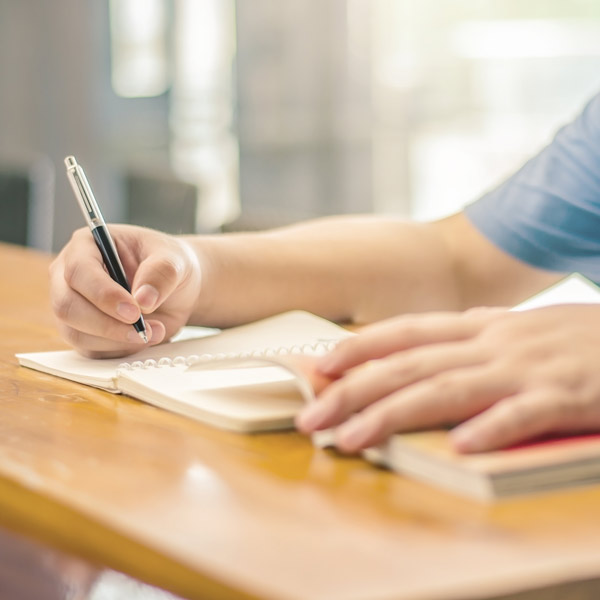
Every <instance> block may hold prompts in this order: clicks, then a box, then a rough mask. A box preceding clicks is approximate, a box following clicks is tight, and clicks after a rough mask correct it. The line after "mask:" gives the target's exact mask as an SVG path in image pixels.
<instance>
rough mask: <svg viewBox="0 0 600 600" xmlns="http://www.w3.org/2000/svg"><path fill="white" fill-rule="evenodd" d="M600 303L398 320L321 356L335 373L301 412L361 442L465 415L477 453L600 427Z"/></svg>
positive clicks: (351, 447) (304, 419)
mask: <svg viewBox="0 0 600 600" xmlns="http://www.w3.org/2000/svg"><path fill="white" fill-rule="evenodd" d="M599 348H600V306H596V305H562V306H552V307H547V308H541V309H536V310H529V311H523V312H509V311H508V310H505V309H475V310H471V311H467V312H465V313H426V314H422V315H408V316H404V317H399V318H394V319H389V320H386V321H382V322H380V323H376V324H374V325H372V326H369V327H367V328H365V329H364V330H363V331H362V332H361V333H359V334H358V335H357V336H356V337H354V338H350V339H348V340H345V341H343V342H342V343H340V345H339V346H338V347H337V348H336V349H335V350H333V351H332V352H331V353H330V354H328V355H326V356H325V357H323V358H322V359H321V360H320V362H319V363H318V368H319V369H320V370H321V371H322V373H323V374H324V375H325V376H327V377H330V378H332V379H334V381H333V383H331V384H330V385H329V386H327V387H326V388H325V390H324V391H323V392H322V393H321V394H320V395H319V399H318V401H317V402H316V403H314V404H311V405H310V406H309V407H307V408H306V409H305V410H304V411H303V412H302V413H301V414H300V415H299V416H298V418H297V426H298V428H299V429H300V430H301V431H303V432H305V433H312V432H313V431H316V430H319V429H326V428H335V429H336V442H337V445H338V447H339V448H340V449H341V450H343V451H346V452H357V451H359V450H361V449H363V448H366V447H369V446H373V445H376V444H378V443H380V442H382V441H384V440H385V439H386V438H388V437H389V436H390V435H392V434H393V433H395V432H399V431H408V430H415V429H421V428H432V427H439V426H447V425H456V424H458V426H456V427H454V429H453V430H452V431H451V438H452V440H453V442H454V445H455V447H456V448H457V449H458V450H459V451H462V452H477V451H484V450H491V449H495V448H500V447H505V446H508V445H511V444H514V443H517V442H519V441H522V440H525V439H529V438H532V437H536V436H538V435H542V434H547V433H567V432H581V431H590V430H599V429H600V359H599V358H598V357H599Z"/></svg>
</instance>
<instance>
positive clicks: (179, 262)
mask: <svg viewBox="0 0 600 600" xmlns="http://www.w3.org/2000/svg"><path fill="white" fill-rule="evenodd" d="M110 231H111V235H112V237H113V239H114V242H115V244H116V246H117V250H118V252H119V256H120V258H121V262H122V263H123V267H124V269H125V272H126V275H127V277H128V279H129V281H130V283H131V290H132V293H131V294H129V293H128V292H127V290H125V289H124V288H123V287H121V286H120V285H119V284H118V283H116V282H115V281H113V279H111V277H110V276H109V274H108V273H107V271H106V269H105V267H104V265H103V262H102V257H101V255H100V253H99V251H98V248H97V247H96V244H95V243H94V240H93V237H92V235H91V234H90V231H89V229H80V230H78V231H76V232H75V233H74V234H73V237H72V238H71V240H70V241H69V243H68V244H67V245H66V246H65V247H64V248H63V250H62V251H61V252H60V254H59V255H58V256H57V257H56V259H55V260H54V261H53V263H52V265H51V267H50V297H51V302H52V308H53V310H54V313H55V315H56V318H57V320H58V328H59V331H60V333H61V335H62V337H63V338H64V339H65V340H66V341H67V342H68V343H69V344H71V345H72V346H73V347H74V348H76V349H77V350H78V351H79V352H80V353H81V354H83V355H85V356H89V357H93V358H108V357H115V356H124V355H126V354H131V353H133V352H136V351H138V350H141V348H142V347H143V343H142V341H141V340H140V338H139V336H138V335H137V333H136V332H135V330H134V329H133V328H132V327H131V324H132V323H133V322H135V321H136V320H137V319H138V318H139V316H140V311H141V312H142V313H143V314H144V316H145V318H146V326H147V330H148V337H149V341H150V343H151V344H158V343H160V342H162V341H164V340H165V339H168V338H169V337H171V336H172V335H173V334H174V333H176V332H177V331H178V330H179V329H180V328H181V327H182V326H183V325H185V324H186V323H187V321H188V319H189V316H190V314H191V312H192V309H193V306H194V304H195V302H196V300H197V298H198V295H199V290H200V267H199V264H198V259H197V257H196V255H195V254H194V253H193V252H192V250H191V249H190V248H189V247H188V246H187V244H186V243H185V242H184V241H183V240H181V239H180V238H177V237H173V236H169V235H166V234H163V233H160V232H157V231H153V230H150V229H144V228H141V227H134V226H128V225H112V226H110Z"/></svg>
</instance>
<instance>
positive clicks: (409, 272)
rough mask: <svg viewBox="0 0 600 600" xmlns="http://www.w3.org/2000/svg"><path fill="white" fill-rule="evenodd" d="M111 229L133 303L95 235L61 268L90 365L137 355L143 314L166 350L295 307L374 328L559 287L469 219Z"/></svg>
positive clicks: (62, 292) (67, 310) (68, 329)
mask: <svg viewBox="0 0 600 600" xmlns="http://www.w3.org/2000/svg"><path fill="white" fill-rule="evenodd" d="M111 232H112V235H113V238H114V240H115V243H116V244H117V246H118V249H119V253H120V255H121V259H122V261H123V264H124V267H125V270H126V272H127V274H128V277H129V279H130V281H131V282H132V295H129V294H128V293H127V292H126V291H125V290H124V289H123V288H121V287H120V286H118V285H117V284H115V283H114V282H113V281H112V280H111V279H110V278H109V277H108V275H107V273H106V272H105V270H104V268H103V266H102V262H101V259H100V257H99V254H98V252H97V250H96V249H95V246H94V244H93V241H92V238H91V236H90V234H89V232H88V231H86V230H80V231H78V232H77V233H76V234H75V235H74V236H73V239H72V240H71V242H70V243H69V244H68V245H67V246H66V247H65V248H64V249H63V251H62V252H61V253H60V255H59V256H58V257H57V259H56V260H55V262H54V264H53V266H52V268H51V292H52V298H53V305H54V310H55V313H56V315H57V317H58V322H59V327H60V329H61V332H62V334H63V337H65V339H66V340H67V341H69V342H70V343H71V344H72V345H73V346H75V347H76V348H78V349H79V350H80V351H81V352H83V353H84V354H87V355H89V356H113V355H121V354H128V353H131V352H134V351H136V350H138V349H139V341H138V339H137V338H136V336H135V335H133V334H132V328H131V327H130V326H129V325H128V324H130V323H132V322H133V321H135V320H136V319H137V318H138V317H139V313H140V310H142V311H143V312H144V314H145V315H146V321H147V324H148V326H149V330H150V331H149V335H150V336H151V337H150V339H151V343H160V342H162V341H163V340H164V339H166V338H169V337H170V336H171V335H173V334H174V333H175V332H176V331H177V330H178V329H179V328H180V327H181V326H183V325H185V324H186V323H190V324H200V325H209V326H219V327H227V326H231V325H235V324H238V323H243V322H247V321H252V320H255V319H258V318H261V317H264V316H267V315H270V314H274V313H277V312H283V311H285V310H290V309H294V308H302V309H305V310H309V311H311V312H314V313H316V314H320V315H322V316H325V317H328V318H330V319H333V320H337V321H349V322H355V323H366V322H372V321H375V320H377V319H381V318H384V317H388V316H391V315H395V314H400V313H404V312H422V311H432V310H441V309H446V310H460V309H462V308H465V307H467V306H471V305H473V304H479V303H491V304H498V303H500V304H506V303H514V302H516V301H518V300H519V299H520V298H522V297H524V296H526V295H528V294H530V293H532V292H533V291H535V290H537V289H539V288H541V287H543V286H544V285H546V284H547V283H548V282H551V281H554V280H555V279H556V275H553V274H550V273H548V272H545V271H541V270H537V269H533V268H531V267H528V266H526V265H525V264H524V263H520V262H519V261H517V260H515V259H513V258H511V257H509V256H508V255H505V254H504V253H503V252H501V251H499V250H497V249H496V248H495V247H494V246H493V245H492V244H490V243H489V242H488V241H487V240H486V239H485V238H484V237H483V236H481V235H479V234H478V233H477V232H476V230H475V229H474V228H473V227H472V226H471V225H470V224H469V222H468V221H467V220H466V219H465V217H464V215H462V214H458V215H456V216H454V217H451V218H448V219H445V220H443V221H439V222H435V223H428V224H417V223H409V222H403V221H400V220H394V219H390V218H384V217H331V218H326V219H320V220H315V221H310V222H306V223H302V224H298V225H294V226H291V227H286V228H281V229H277V230H273V231H267V232H261V233H240V234H229V235H215V236H186V237H172V236H167V235H165V234H162V233H159V232H156V231H151V230H147V229H143V228H138V227H131V226H113V227H111ZM507 282H511V283H510V285H509V284H507Z"/></svg>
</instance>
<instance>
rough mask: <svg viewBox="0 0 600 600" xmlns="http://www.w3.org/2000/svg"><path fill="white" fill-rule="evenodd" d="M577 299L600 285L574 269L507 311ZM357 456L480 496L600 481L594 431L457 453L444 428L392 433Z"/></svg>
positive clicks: (592, 295)
mask: <svg viewBox="0 0 600 600" xmlns="http://www.w3.org/2000/svg"><path fill="white" fill-rule="evenodd" d="M582 303H583V304H594V303H600V288H599V287H598V286H596V285H595V284H594V283H592V282H591V281H589V280H588V279H586V278H585V277H583V276H582V275H580V274H578V273H574V274H572V275H569V276H568V277H566V278H565V279H563V280H561V281H559V282H558V283H557V284H555V285H553V286H551V287H549V288H548V289H546V290H544V291H542V292H541V293H539V294H536V295H535V296H533V297H531V298H529V299H528V300H526V301H525V302H522V303H521V304H519V305H517V306H515V307H514V308H513V309H512V310H528V309H532V308H541V307H543V306H550V305H553V304H582ZM313 442H314V443H315V445H317V446H320V447H327V446H332V445H333V435H332V432H331V431H329V430H326V431H321V432H317V433H316V434H314V435H313ZM363 456H364V458H365V459H366V460H368V461H369V462H372V463H374V464H377V465H380V466H383V467H386V468H389V469H391V470H393V471H396V472H398V473H400V474H402V475H406V476H408V477H411V478H414V479H417V480H420V481H423V482H425V483H428V484H431V485H433V486H435V487H438V488H442V489H445V490H448V491H450V492H454V493H456V494H458V495H462V496H465V497H469V498H472V499H476V500H481V501H490V500H494V499H499V498H506V497H511V496H518V495H523V494H531V493H534V492H537V493H539V492H542V491H548V490H554V489H559V488H564V487H571V486H575V485H584V484H592V483H600V434H598V435H576V436H562V437H554V438H548V439H543V440H536V441H532V442H529V443H526V444H520V445H518V446H515V447H513V448H508V449H503V450H497V451H493V452H482V453H477V454H460V453H458V452H456V451H455V450H453V448H452V445H451V443H450V440H449V435H448V432H447V431H445V430H433V431H418V432H411V433H399V434H395V435H393V436H392V437H391V438H390V439H389V440H388V441H387V442H385V443H384V444H381V445H380V446H377V447H374V448H368V449H367V450H365V451H364V452H363Z"/></svg>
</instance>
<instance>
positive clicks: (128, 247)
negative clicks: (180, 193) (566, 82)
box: [50, 95, 600, 453]
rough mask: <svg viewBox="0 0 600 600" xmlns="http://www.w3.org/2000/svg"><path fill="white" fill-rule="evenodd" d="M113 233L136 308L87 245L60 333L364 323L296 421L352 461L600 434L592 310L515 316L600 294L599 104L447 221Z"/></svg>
mask: <svg viewBox="0 0 600 600" xmlns="http://www.w3.org/2000/svg"><path fill="white" fill-rule="evenodd" d="M111 232H112V234H113V236H114V239H115V242H116V244H117V246H118V250H119V252H120V255H121V259H122V262H123V264H124V267H125V270H126V272H127V274H128V277H129V278H130V281H131V282H132V294H129V293H128V292H126V291H125V290H124V289H123V288H122V287H120V286H119V285H118V284H116V283H115V282H114V281H112V280H111V279H110V277H109V276H108V275H107V273H106V271H105V270H104V268H103V265H102V261H101V258H100V255H99V253H98V251H97V249H96V246H95V244H94V241H93V239H92V236H91V235H90V232H89V230H86V229H83V230H79V231H76V232H75V233H74V235H73V237H72V239H71V240H70V241H69V243H67V244H66V246H65V247H64V248H63V250H62V251H61V252H60V253H59V254H58V256H57V257H56V259H55V260H54V262H53V264H52V266H51V269H50V287H51V299H52V305H53V310H54V312H55V314H56V317H57V323H58V327H59V330H60V333H61V335H62V336H63V337H64V339H65V340H66V341H67V342H69V343H70V344H71V345H72V346H74V347H75V348H76V349H77V350H78V351H79V352H81V353H82V354H84V355H86V356H90V357H98V358H100V357H114V356H122V355H126V354H129V353H132V352H134V351H136V350H138V349H140V344H141V341H140V339H139V337H138V336H137V334H136V332H135V331H134V330H133V328H132V327H131V323H133V322H134V321H135V320H136V319H137V318H138V317H139V315H140V311H141V312H142V313H143V314H144V315H146V321H147V326H148V334H149V336H150V343H151V344H159V343H161V342H163V341H165V340H168V339H169V338H170V336H172V335H173V334H174V333H175V332H176V331H177V330H178V329H179V328H180V327H182V326H183V325H185V324H201V325H207V326H216V327H229V326H233V325H236V324H240V323H244V322H248V321H252V320H256V319H259V318H261V317H265V316H267V315H270V314H274V313H277V312H282V311H286V310H289V309H295V308H302V309H305V310H308V311H312V312H314V313H316V314H319V315H322V316H324V317H326V318H329V319H331V320H335V321H339V322H347V323H358V324H367V325H366V327H365V328H364V329H361V330H360V332H359V334H358V335H356V336H353V337H352V338H350V339H349V340H347V341H344V342H342V343H341V344H340V345H339V346H338V347H337V348H336V349H334V350H333V351H332V352H330V353H329V354H327V355H326V356H324V357H322V358H320V359H319V360H318V362H317V364H316V367H315V368H316V369H317V371H318V372H319V373H320V374H321V375H322V376H324V377H326V378H327V380H328V381H329V382H330V384H329V385H327V386H326V387H325V389H324V390H323V391H322V392H321V393H320V394H319V401H318V402H316V403H313V404H311V405H310V406H308V407H307V408H306V409H305V410H304V411H303V412H302V413H301V414H300V415H299V416H298V418H297V425H298V428H299V429H300V430H301V431H303V432H305V433H311V432H313V431H316V430H318V429H323V428H334V429H335V435H336V442H337V445H338V447H339V448H340V449H341V450H342V451H344V452H350V453H352V452H357V451H359V450H361V449H362V448H365V447H368V446H371V445H373V444H376V443H379V442H381V441H383V440H385V439H386V438H387V437H388V436H389V435H391V434H392V433H393V432H396V431H402V430H408V429H414V428H423V427H434V426H440V425H454V427H453V429H452V432H451V436H452V440H453V443H454V445H455V446H456V448H457V449H458V450H459V451H461V452H475V451H484V450H489V449H494V448H499V447H503V446H507V445H509V444H513V443H516V442H518V441H520V440H524V439H527V438H530V437H532V436H537V435H540V434H545V433H554V432H578V431H585V430H598V429H600V367H599V365H600V359H599V358H598V357H599V356H600V352H599V349H600V305H560V306H553V307H547V308H540V309H535V310H529V311H522V312H510V311H508V310H507V307H509V306H511V305H514V304H516V303H518V302H520V301H522V300H523V299H525V298H526V297H528V296H530V295H532V294H534V293H536V292H538V291H539V290H541V289H543V288H545V287H547V286H549V285H551V284H553V283H555V282H556V281H558V280H559V279H560V278H561V277H563V276H564V275H565V274H567V273H569V272H573V271H578V272H580V273H582V274H584V275H586V276H588V277H590V278H591V279H592V280H595V281H600V95H599V96H596V97H594V98H593V99H592V100H591V101H590V102H589V103H588V104H587V106H586V107H585V108H584V110H583V111H582V112H581V114H580V115H579V116H578V117H577V118H576V119H575V120H574V121H572V122H571V123H570V124H568V125H566V126H565V127H563V128H562V129H561V130H559V132H558V133H557V135H556V136H555V138H554V140H553V141H552V142H551V143H550V144H549V145H548V146H547V147H546V148H545V149H543V150H542V151H541V152H540V153H539V154H538V155H537V156H535V157H534V158H532V159H531V160H530V161H529V162H527V163H526V164H525V165H524V166H523V167H522V168H521V169H520V170H519V171H518V172H517V173H516V174H514V175H513V176H512V177H510V178H509V179H508V180H507V181H506V182H504V183H503V184H502V185H500V186H499V187H498V188H497V189H495V190H493V191H491V192H489V193H488V194H486V195H484V196H483V197H482V198H481V199H479V200H477V201H475V202H474V203H472V204H470V205H469V206H467V207H466V208H465V209H464V210H462V211H460V212H458V213H456V214H454V215H452V216H450V217H447V218H444V219H440V220H437V221H432V222H427V223H416V222H410V221H404V220H401V219H396V218H390V217H381V216H332V217H325V218H321V219H316V220H312V221H307V222H301V223H298V224H295V225H291V226H287V227H283V228H279V229H275V230H269V231H263V232H255V233H231V234H216V235H198V236H171V235H166V234H164V233H160V232H158V231H153V230H149V229H144V228H139V227H135V226H128V225H114V226H111Z"/></svg>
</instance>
